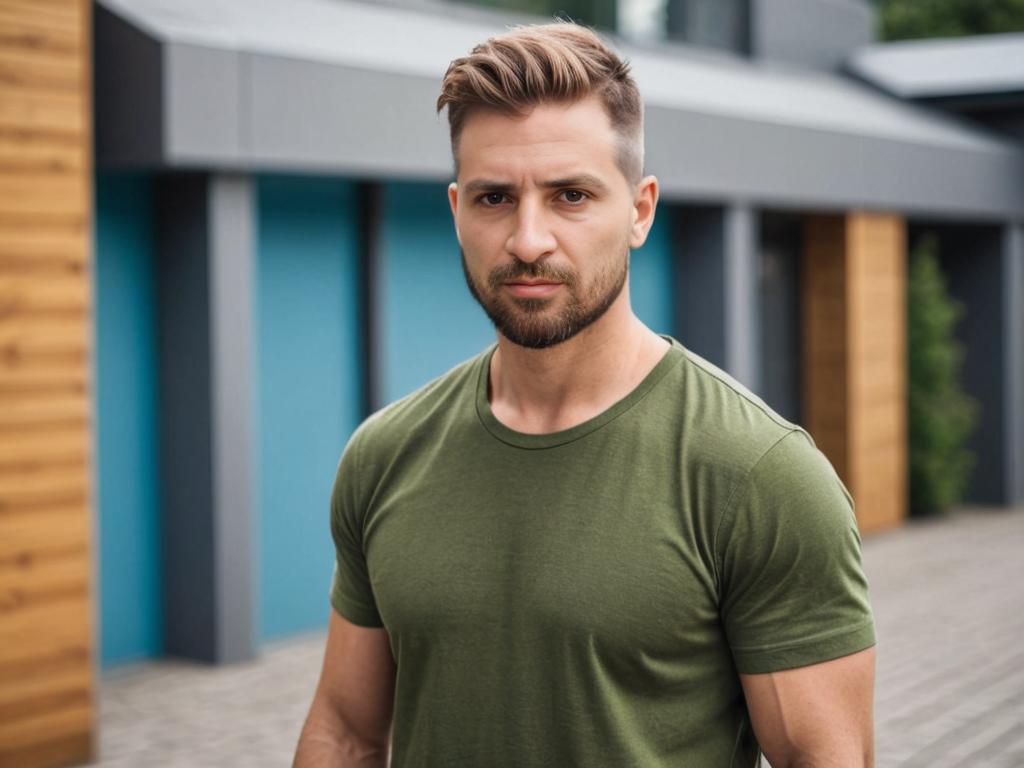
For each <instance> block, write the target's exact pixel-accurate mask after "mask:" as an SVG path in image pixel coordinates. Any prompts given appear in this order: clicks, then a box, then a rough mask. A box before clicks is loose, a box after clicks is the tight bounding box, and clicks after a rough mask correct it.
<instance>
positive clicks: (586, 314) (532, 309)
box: [460, 249, 629, 349]
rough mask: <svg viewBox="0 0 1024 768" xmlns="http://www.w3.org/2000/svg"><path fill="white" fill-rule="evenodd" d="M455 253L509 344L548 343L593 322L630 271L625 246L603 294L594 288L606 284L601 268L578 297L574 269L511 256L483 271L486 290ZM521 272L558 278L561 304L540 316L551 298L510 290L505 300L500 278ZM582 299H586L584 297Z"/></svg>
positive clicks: (536, 345)
mask: <svg viewBox="0 0 1024 768" xmlns="http://www.w3.org/2000/svg"><path fill="white" fill-rule="evenodd" d="M460 254H461V258H462V274H463V275H464V276H465V278H466V285H467V286H468V287H469V292H470V293H471V294H472V295H473V298H474V299H476V301H477V303H478V304H479V305H480V307H481V308H482V309H483V310H484V312H485V313H486V314H487V317H488V318H490V321H491V322H492V323H493V324H494V327H495V329H496V330H497V331H498V333H500V334H501V335H502V336H504V337H505V338H506V339H508V340H509V341H511V342H512V343H513V344H517V345H519V346H520V347H526V348H527V349H547V348H548V347H553V346H555V345H556V344H561V343H562V342H563V341H568V340H569V339H571V338H572V337H573V336H575V335H576V334H578V333H579V332H580V331H582V330H583V329H585V328H587V327H588V326H590V325H592V324H593V323H595V322H597V321H598V320H599V319H601V317H602V316H603V315H604V313H605V312H607V311H608V309H609V308H610V307H611V306H612V304H614V303H615V300H616V299H618V298H619V295H620V294H621V293H622V289H623V288H624V287H625V285H626V278H627V276H628V275H629V250H628V249H627V250H626V258H625V260H624V263H623V266H622V270H621V271H620V272H619V273H618V274H617V275H615V277H614V279H613V280H612V283H611V285H610V286H609V287H608V289H607V290H606V291H605V292H604V293H603V294H602V293H599V291H601V289H602V286H603V285H605V280H604V279H603V278H605V277H606V275H607V273H605V274H602V275H601V276H600V278H599V282H598V284H597V285H596V286H594V290H593V291H592V292H591V295H590V296H587V297H581V296H580V294H579V286H578V282H579V281H578V279H577V276H576V273H575V272H573V271H571V270H560V269H554V268H551V267H549V266H547V265H546V264H545V263H544V262H531V263H526V262H523V261H516V262H514V263H512V264H508V265H506V266H503V267H497V268H495V269H494V270H492V271H491V273H490V274H489V275H488V276H487V285H488V289H489V290H488V291H487V293H486V295H484V293H485V292H484V291H482V290H481V289H480V287H479V286H478V285H477V284H476V282H475V281H474V279H473V276H472V275H471V274H470V273H469V266H468V265H467V264H466V254H465V251H462V250H461V249H460ZM524 277H525V278H532V279H538V278H539V279H543V280H552V281H555V282H559V283H562V284H563V285H564V286H565V289H566V292H567V293H568V294H569V296H568V301H567V303H566V305H565V307H563V308H562V309H561V310H560V311H559V312H557V313H556V314H555V316H554V317H550V318H544V317H542V316H541V315H542V313H543V311H544V310H545V308H546V307H548V306H549V305H550V304H551V302H552V301H553V299H521V298H517V297H514V296H513V297H509V298H508V300H509V301H510V302H511V303H512V305H511V306H510V305H509V304H507V303H506V302H505V301H504V300H503V297H502V296H501V295H500V291H501V289H502V288H503V286H504V285H505V283H507V282H509V281H511V280H515V279H517V278H524ZM587 299H589V301H586V300H587Z"/></svg>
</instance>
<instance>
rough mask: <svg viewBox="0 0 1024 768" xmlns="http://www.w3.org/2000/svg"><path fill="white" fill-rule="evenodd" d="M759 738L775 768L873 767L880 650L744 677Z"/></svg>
mask: <svg viewBox="0 0 1024 768" xmlns="http://www.w3.org/2000/svg"><path fill="white" fill-rule="evenodd" d="M740 681H741V682H742V684H743V692H744V694H745V696H746V699H747V708H748V710H749V711H750V719H751V722H752V724H753V726H754V733H755V735H756V736H757V740H758V742H759V743H760V745H761V749H762V751H763V752H764V753H765V756H766V757H767V758H768V760H769V762H771V764H772V766H774V768H784V767H785V766H789V765H802V764H804V763H801V762H800V760H801V759H807V758H813V759H812V760H811V761H810V762H808V763H806V764H808V765H815V766H833V765H834V766H861V765H863V766H871V765H873V764H874V758H873V754H874V706H873V705H874V681H875V649H874V648H868V649H867V650H863V651H859V652H857V653H853V654H850V655H848V656H843V657H841V658H838V659H833V660H831V661H826V662H822V663H820V664H812V665H810V666H806V667H799V668H796V669H786V670H782V671H780V672H768V673H765V674H755V675H740Z"/></svg>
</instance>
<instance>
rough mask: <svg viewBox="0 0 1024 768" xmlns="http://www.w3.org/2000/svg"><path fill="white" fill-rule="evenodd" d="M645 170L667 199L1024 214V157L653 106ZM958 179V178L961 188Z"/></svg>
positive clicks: (969, 215) (954, 213) (976, 214)
mask: <svg viewBox="0 0 1024 768" xmlns="http://www.w3.org/2000/svg"><path fill="white" fill-rule="evenodd" d="M646 126H647V167H648V168H649V169H651V170H652V171H653V172H656V173H657V175H658V178H659V179H660V180H661V183H662V191H663V194H664V195H665V197H666V198H667V199H675V200H686V199H690V200H709V199H718V200H729V199H734V198H736V197H740V198H746V199H751V200H753V201H756V202H758V203H765V204H769V205H771V206H772V207H775V208H778V207H780V206H782V207H792V208H801V209H805V210H829V209H831V210H835V209H849V208H865V209H873V210H879V209H881V210H899V211H906V212H911V213H913V212H922V213H939V214H943V215H946V216H951V217H955V216H962V217H965V218H974V219H1005V218H1007V217H1015V216H1017V215H1018V212H1019V211H1021V210H1024V155H1020V154H1010V153H1007V154H998V153H992V154H982V153H980V152H979V153H975V152H968V151H951V150H950V149H949V148H948V147H939V146H928V145H919V144H909V143H906V142H899V141H890V140H886V139H879V138H869V137H865V136H850V135H840V134H836V133H831V132H829V131H820V130H810V129H807V128H801V127H799V126H792V125H775V124H768V123H759V122H754V121H747V120H741V119H735V118H727V117H721V116H713V115H702V114H696V113H692V112H683V111H680V110H673V109H667V108H663V107H649V108H648V109H647V118H646ZM950 179H956V183H955V184H951V183H950V181H949V180H950Z"/></svg>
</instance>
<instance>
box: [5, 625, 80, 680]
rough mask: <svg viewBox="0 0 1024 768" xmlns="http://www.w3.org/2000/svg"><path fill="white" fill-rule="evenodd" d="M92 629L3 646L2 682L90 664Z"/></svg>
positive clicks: (76, 629)
mask: <svg viewBox="0 0 1024 768" xmlns="http://www.w3.org/2000/svg"><path fill="white" fill-rule="evenodd" d="M89 632H90V630H89V627H75V628H73V630H72V631H69V632H68V633H65V634H63V635H59V636H54V635H48V636H40V637H39V638H37V640H36V642H35V643H34V644H19V645H17V646H14V645H0V680H3V681H11V682H17V681H19V680H23V679H25V678H26V677H27V678H33V677H41V676H43V675H45V674H46V671H47V670H55V671H58V672H62V671H64V670H67V669H73V668H77V667H80V666H89V665H90V664H91V654H92V652H91V650H90V647H89V644H90V643H91V642H92V637H91V636H90V634H89Z"/></svg>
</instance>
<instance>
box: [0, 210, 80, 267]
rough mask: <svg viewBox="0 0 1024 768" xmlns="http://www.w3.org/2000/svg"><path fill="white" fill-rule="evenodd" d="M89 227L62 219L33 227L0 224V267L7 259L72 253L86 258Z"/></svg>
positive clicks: (61, 256)
mask: <svg viewBox="0 0 1024 768" xmlns="http://www.w3.org/2000/svg"><path fill="white" fill-rule="evenodd" d="M87 235H88V231H87V230H86V229H84V228H83V227H81V226H76V225H73V224H72V223H71V222H69V221H67V220H65V221H64V223H63V224H61V225H60V226H57V227H40V228H36V229H26V228H20V227H18V228H16V227H0V269H3V267H2V265H3V264H4V263H6V262H7V261H8V260H12V259H13V260H37V259H38V260H46V259H50V258H65V257H68V258H70V257H73V258H75V259H76V260H78V261H79V262H83V263H84V262H85V261H86V259H87V257H88V254H89V242H88V237H87Z"/></svg>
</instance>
